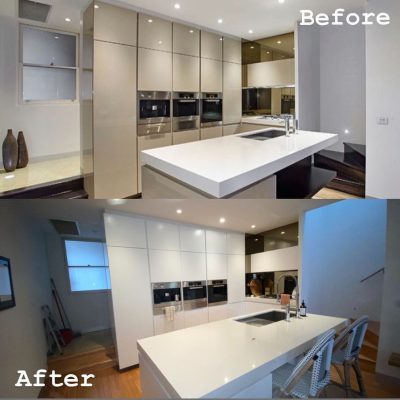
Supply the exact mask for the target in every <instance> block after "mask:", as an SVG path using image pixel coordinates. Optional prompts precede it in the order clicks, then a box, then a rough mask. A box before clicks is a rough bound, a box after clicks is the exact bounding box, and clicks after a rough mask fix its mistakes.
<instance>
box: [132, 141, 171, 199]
mask: <svg viewBox="0 0 400 400" xmlns="http://www.w3.org/2000/svg"><path fill="white" fill-rule="evenodd" d="M171 145H172V133H165V134H161V135H150V136H142V137H139V139H138V158H137V160H138V170H139V173H138V176H139V178H138V191H139V193H141V191H142V166H143V163H142V161H141V159H140V152H141V151H144V150H151V149H158V148H160V147H166V146H171Z"/></svg>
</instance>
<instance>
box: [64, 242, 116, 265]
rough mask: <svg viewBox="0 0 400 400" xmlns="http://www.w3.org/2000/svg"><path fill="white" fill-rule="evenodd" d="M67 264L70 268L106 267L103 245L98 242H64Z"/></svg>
mask: <svg viewBox="0 0 400 400" xmlns="http://www.w3.org/2000/svg"><path fill="white" fill-rule="evenodd" d="M65 250H66V253H67V263H68V266H70V267H80V266H82V267H87V266H92V267H102V266H105V267H107V266H108V265H107V263H106V259H105V257H104V245H103V243H99V242H77V241H73V240H66V241H65Z"/></svg>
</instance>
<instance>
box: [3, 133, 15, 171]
mask: <svg viewBox="0 0 400 400" xmlns="http://www.w3.org/2000/svg"><path fill="white" fill-rule="evenodd" d="M17 163H18V143H17V139H15V137H14V135H13V132H12V130H11V129H9V130H8V132H7V136H6V138H5V139H4V142H3V165H4V169H5V171H6V172H13V171H15V169H16V168H17Z"/></svg>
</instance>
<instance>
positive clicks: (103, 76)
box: [93, 41, 138, 199]
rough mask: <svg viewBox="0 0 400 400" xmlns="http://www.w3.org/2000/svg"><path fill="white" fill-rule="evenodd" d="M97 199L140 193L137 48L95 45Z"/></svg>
mask: <svg viewBox="0 0 400 400" xmlns="http://www.w3.org/2000/svg"><path fill="white" fill-rule="evenodd" d="M93 78H94V93H95V101H94V107H93V123H94V132H93V155H94V196H95V197H96V198H98V199H110V198H126V197H130V196H133V195H136V194H137V193H138V182H137V164H136V156H135V154H136V152H137V135H136V47H131V46H125V45H119V44H114V43H107V42H100V41H95V42H94V74H93Z"/></svg>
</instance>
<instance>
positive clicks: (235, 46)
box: [223, 38, 242, 64]
mask: <svg viewBox="0 0 400 400" xmlns="http://www.w3.org/2000/svg"><path fill="white" fill-rule="evenodd" d="M223 47H224V49H223V54H224V58H223V60H224V61H225V62H231V63H236V64H242V42H241V41H240V40H235V39H230V38H224V45H223Z"/></svg>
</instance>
